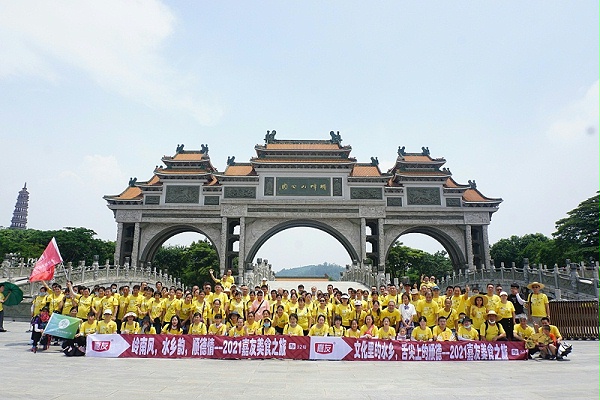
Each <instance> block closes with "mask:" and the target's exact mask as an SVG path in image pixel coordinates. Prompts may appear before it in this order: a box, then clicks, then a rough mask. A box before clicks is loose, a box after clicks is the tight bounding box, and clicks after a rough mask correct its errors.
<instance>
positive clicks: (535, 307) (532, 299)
mask: <svg viewBox="0 0 600 400" xmlns="http://www.w3.org/2000/svg"><path fill="white" fill-rule="evenodd" d="M527 288H528V289H529V290H532V291H533V293H530V294H529V296H528V297H527V312H528V314H529V319H530V321H529V322H531V323H532V324H533V325H534V326H535V325H536V324H538V325H539V324H540V322H541V320H542V318H543V317H548V318H550V305H549V302H548V296H546V295H545V294H544V293H540V290H542V289H543V288H544V284H543V283H540V282H531V283H530V284H529V285H527Z"/></svg>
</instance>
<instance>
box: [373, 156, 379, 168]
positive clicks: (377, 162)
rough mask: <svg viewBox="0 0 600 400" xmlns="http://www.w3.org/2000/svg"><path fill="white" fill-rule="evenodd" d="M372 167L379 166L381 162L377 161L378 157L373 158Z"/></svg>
mask: <svg viewBox="0 0 600 400" xmlns="http://www.w3.org/2000/svg"><path fill="white" fill-rule="evenodd" d="M371 165H372V166H374V167H376V166H378V165H379V160H378V159H377V157H371Z"/></svg>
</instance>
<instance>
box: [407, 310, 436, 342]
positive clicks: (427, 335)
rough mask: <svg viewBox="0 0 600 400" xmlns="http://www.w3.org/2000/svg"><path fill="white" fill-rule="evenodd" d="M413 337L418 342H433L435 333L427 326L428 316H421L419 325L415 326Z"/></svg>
mask: <svg viewBox="0 0 600 400" xmlns="http://www.w3.org/2000/svg"><path fill="white" fill-rule="evenodd" d="M411 338H412V340H415V341H417V342H431V341H432V340H433V333H432V332H431V329H429V327H428V326H427V318H426V317H425V316H421V317H419V326H416V327H414V328H413V331H412V333H411Z"/></svg>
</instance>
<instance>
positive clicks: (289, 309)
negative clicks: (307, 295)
mask: <svg viewBox="0 0 600 400" xmlns="http://www.w3.org/2000/svg"><path fill="white" fill-rule="evenodd" d="M257 294H258V293H257ZM297 308H298V295H297V294H296V292H292V294H291V295H290V300H289V301H288V302H287V303H286V304H285V312H286V313H288V315H289V314H291V313H295V312H296V309H297Z"/></svg>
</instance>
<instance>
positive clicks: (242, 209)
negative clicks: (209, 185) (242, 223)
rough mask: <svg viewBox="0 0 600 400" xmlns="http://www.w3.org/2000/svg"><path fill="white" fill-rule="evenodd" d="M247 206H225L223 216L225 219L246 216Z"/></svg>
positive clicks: (222, 210)
mask: <svg viewBox="0 0 600 400" xmlns="http://www.w3.org/2000/svg"><path fill="white" fill-rule="evenodd" d="M246 210H247V206H246V205H245V204H223V206H222V209H221V215H222V216H224V217H243V216H246V212H247V211H246Z"/></svg>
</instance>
